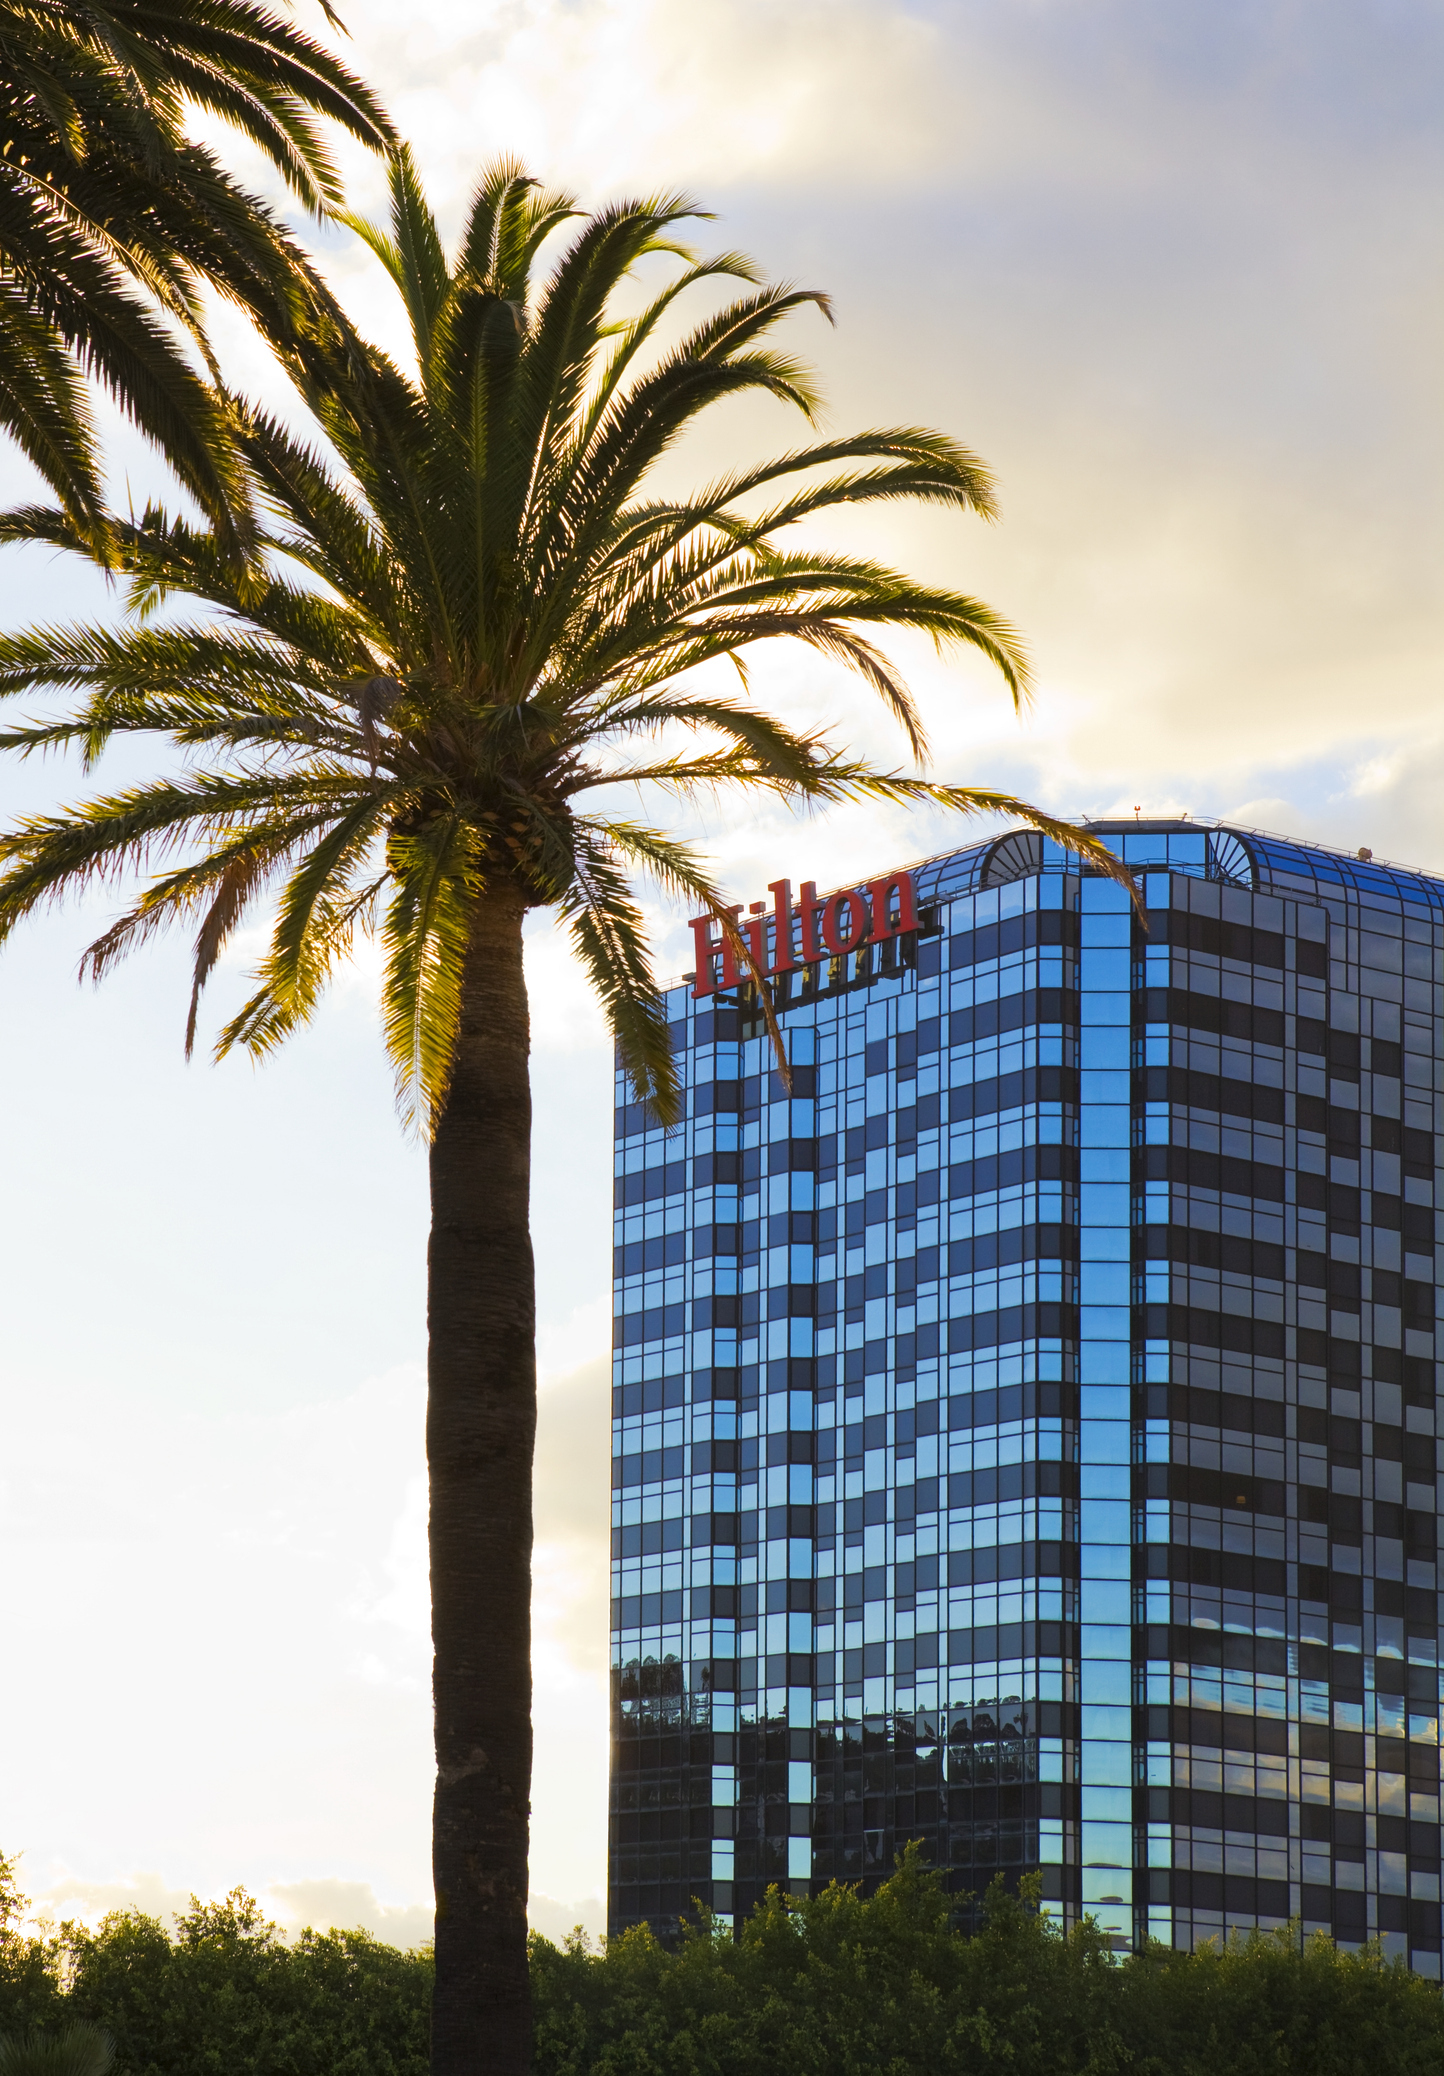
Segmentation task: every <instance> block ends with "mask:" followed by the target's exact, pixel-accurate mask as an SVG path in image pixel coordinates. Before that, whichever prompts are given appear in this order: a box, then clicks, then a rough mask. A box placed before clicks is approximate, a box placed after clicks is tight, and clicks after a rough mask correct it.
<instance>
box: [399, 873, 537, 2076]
mask: <svg viewBox="0 0 1444 2076" xmlns="http://www.w3.org/2000/svg"><path fill="white" fill-rule="evenodd" d="M523 913H524V904H523V900H522V896H521V893H520V891H519V890H518V889H517V888H515V887H514V886H511V885H509V884H506V883H502V884H497V883H496V882H493V883H492V885H491V886H490V887H489V888H488V890H487V893H486V895H485V897H484V899H483V901H482V903H481V906H480V908H479V910H478V913H477V917H476V923H475V927H474V930H473V933H472V939H471V946H470V950H469V952H468V955H467V961H466V970H465V979H464V986H463V999H462V1008H461V1028H460V1032H459V1034H458V1039H457V1048H456V1061H455V1068H454V1071H453V1074H452V1078H451V1084H450V1088H449V1091H448V1094H447V1097H446V1104H445V1108H444V1110H443V1111H442V1114H441V1118H440V1121H439V1124H438V1127H437V1131H436V1136H435V1139H434V1141H433V1143H432V1149H431V1248H430V1255H429V1263H428V1327H429V1337H430V1353H429V1365H428V1386H429V1396H428V1404H427V1418H426V1453H427V1462H428V1466H429V1470H430V1479H431V1520H430V1540H431V1609H432V1614H431V1633H432V1643H433V1649H434V1661H433V1675H432V1677H433V1694H434V1700H435V1710H436V1800H435V1808H434V1816H433V1829H432V1870H433V1873H434V1876H435V1881H436V1991H435V1997H434V2001H433V2004H432V2044H431V2067H432V2070H433V2072H434V2076H482V2072H484V2076H525V2072H526V2071H527V2070H529V2068H530V2066H531V1999H530V1993H529V1989H528V1984H527V1966H526V1902H527V1847H528V1833H529V1818H530V1800H531V1761H532V1732H531V1555H532V1454H533V1448H534V1443H535V1437H536V1352H535V1329H536V1299H535V1289H534V1279H533V1267H532V1248H531V1230H530V1222H529V1200H530V1166H531V1095H530V1086H529V1071H528V1052H529V1032H528V1018H527V1000H526V986H525V982H524V979H523V975H522V953H521V925H522V916H523Z"/></svg>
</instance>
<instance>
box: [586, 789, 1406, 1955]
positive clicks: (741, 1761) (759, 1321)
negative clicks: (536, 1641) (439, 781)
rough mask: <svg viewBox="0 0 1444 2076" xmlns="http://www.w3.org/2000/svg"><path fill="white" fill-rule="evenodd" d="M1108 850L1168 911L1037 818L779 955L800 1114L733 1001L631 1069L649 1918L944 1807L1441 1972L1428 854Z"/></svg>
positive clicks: (711, 1003) (1092, 1890) (626, 1762)
mask: <svg viewBox="0 0 1444 2076" xmlns="http://www.w3.org/2000/svg"><path fill="white" fill-rule="evenodd" d="M1098 833H1100V834H1102V835H1104V836H1105V838H1106V840H1107V841H1109V842H1110V843H1111V844H1113V845H1114V847H1115V848H1116V849H1117V850H1118V851H1119V852H1120V853H1121V854H1122V855H1123V856H1124V858H1125V859H1126V860H1127V862H1128V863H1129V865H1130V866H1131V867H1133V869H1134V871H1135V875H1136V878H1137V882H1138V886H1139V890H1140V895H1141V898H1142V902H1143V905H1144V916H1145V917H1146V927H1145V925H1144V919H1143V918H1140V917H1139V916H1138V915H1137V914H1136V913H1135V912H1134V911H1133V908H1132V906H1131V904H1130V903H1129V901H1128V898H1127V895H1126V893H1125V892H1124V891H1123V890H1121V889H1120V888H1119V887H1118V886H1117V885H1116V884H1115V883H1113V882H1111V881H1109V880H1106V879H1103V878H1099V877H1096V876H1092V875H1088V874H1081V875H1080V873H1079V872H1078V870H1077V864H1076V861H1075V860H1073V859H1071V858H1070V857H1069V856H1068V855H1066V854H1064V853H1062V852H1060V851H1058V850H1056V849H1055V848H1054V847H1053V846H1051V845H1050V844H1048V843H1046V842H1045V841H1043V840H1042V839H1040V838H1038V837H1036V836H1034V835H1032V834H1031V833H1022V834H1016V835H1014V836H1010V837H1007V838H1004V839H1002V840H1001V841H1000V842H996V843H993V844H989V845H983V846H979V847H976V848H973V849H970V850H966V851H962V852H959V853H956V854H954V855H951V856H949V857H946V858H943V859H940V860H933V861H931V862H929V863H928V864H927V865H925V866H922V867H919V868H917V870H916V872H915V875H914V884H915V890H916V898H917V905H918V907H917V922H918V924H919V927H918V929H917V930H916V931H915V932H909V933H908V934H906V935H899V936H892V937H889V938H887V939H886V940H885V941H883V942H881V943H878V944H873V945H869V946H864V947H863V948H861V949H857V950H852V951H844V952H843V953H841V954H840V955H835V956H832V957H830V958H828V959H827V960H825V961H824V962H823V963H820V964H816V963H815V964H813V965H811V966H809V967H803V966H801V965H798V966H797V967H796V968H795V969H794V970H793V971H791V972H789V973H785V974H784V975H782V976H780V977H779V978H778V979H777V980H776V981H775V982H774V983H773V987H774V996H775V1000H776V1006H777V1009H778V1012H779V1016H780V1019H781V1022H782V1025H783V1029H784V1031H785V1034H786V1039H787V1044H788V1048H789V1052H790V1056H791V1059H792V1062H793V1087H792V1091H791V1094H790V1095H789V1094H788V1093H787V1091H786V1090H785V1089H784V1088H783V1087H782V1084H781V1082H780V1080H779V1078H778V1077H777V1075H776V1073H775V1072H774V1070H773V1064H772V1059H771V1055H770V1049H769V1045H768V1041H767V1038H766V1034H765V1032H764V1030H763V1028H762V1024H761V1020H760V1017H759V1016H758V1014H757V1005H756V1002H755V999H753V998H752V997H751V995H750V991H749V990H748V989H746V988H738V987H735V986H734V987H732V988H730V989H724V990H722V991H720V992H717V993H714V994H712V995H709V996H704V997H702V998H700V999H699V998H698V997H696V996H695V995H694V993H693V990H692V988H691V986H690V985H687V984H684V985H682V986H679V987H678V988H676V989H674V990H672V991H671V992H670V994H669V996H668V1007H669V1015H670V1017H671V1019H672V1030H673V1041H674V1046H675V1049H676V1052H677V1056H678V1060H679V1063H680V1064H681V1066H682V1067H683V1070H684V1079H685V1082H686V1087H687V1114H686V1118H685V1121H684V1123H683V1124H682V1125H680V1126H679V1127H677V1128H676V1129H675V1130H674V1131H673V1132H671V1133H664V1132H661V1131H658V1130H656V1129H655V1128H653V1127H652V1126H651V1125H650V1123H649V1121H648V1119H647V1117H646V1115H645V1114H644V1113H643V1112H642V1111H640V1110H639V1109H638V1108H636V1107H635V1106H633V1105H631V1104H630V1103H629V1102H628V1100H627V1091H626V1089H625V1086H624V1085H623V1084H622V1083H621V1082H620V1081H619V1084H618V1098H617V1101H618V1112H617V1159H616V1234H615V1239H616V1303H615V1314H616V1319H615V1344H616V1345H615V1381H614V1408H613V1410H614V1416H615V1417H614V1426H613V1436H614V1441H613V1529H612V1559H613V1564H612V1593H613V1603H612V1605H613V1636H612V1659H613V1675H612V1678H613V1695H612V1736H613V1750H612V1813H611V1849H610V1851H611V1859H610V1919H611V1923H612V1927H613V1929H614V1930H618V1929H621V1928H623V1927H625V1926H626V1925H628V1924H632V1923H635V1922H638V1921H639V1920H641V1919H649V1920H650V1921H651V1922H652V1923H653V1924H654V1925H655V1926H657V1927H658V1928H659V1929H661V1928H665V1927H666V1926H667V1925H668V1924H669V1923H671V1924H675V1921H676V1919H677V1918H678V1917H679V1916H680V1915H682V1914H684V1913H686V1912H687V1911H688V1910H689V1909H690V1908H691V1907H692V1904H693V1902H694V1900H695V1901H697V1902H700V1903H702V1904H704V1905H708V1906H710V1907H711V1908H712V1909H713V1910H715V1911H716V1912H717V1914H718V1915H719V1916H722V1917H724V1918H725V1917H729V1916H733V1915H736V1914H741V1913H744V1912H746V1911H747V1910H748V1909H749V1908H750V1907H751V1905H752V1904H753V1902H755V1901H756V1900H757V1898H758V1897H760V1896H761V1894H762V1893H763V1892H764V1891H765V1889H766V1887H767V1886H768V1884H770V1883H773V1882H777V1883H780V1884H782V1885H783V1886H784V1887H787V1888H790V1889H792V1890H794V1891H797V1890H802V1889H805V1888H809V1887H812V1888H815V1887H817V1886H819V1885H824V1884H826V1883H827V1882H828V1881H830V1880H832V1879H839V1880H848V1881H861V1882H863V1884H864V1886H865V1887H868V1888H870V1887H872V1886H875V1885H876V1884H877V1882H879V1881H880V1880H881V1879H883V1878H885V1877H886V1875H887V1874H888V1873H889V1872H890V1871H891V1868H892V1864H893V1858H894V1855H895V1853H896V1852H897V1851H899V1850H900V1849H901V1847H902V1846H903V1845H904V1844H905V1843H906V1842H907V1841H908V1840H909V1839H911V1838H918V1839H920V1840H921V1841H922V1842H923V1845H924V1847H925V1849H926V1851H927V1854H928V1857H929V1858H930V1859H931V1860H932V1861H933V1862H934V1863H935V1864H937V1865H939V1866H940V1867H942V1868H943V1869H945V1870H946V1878H947V1881H948V1884H949V1887H950V1888H951V1889H952V1890H954V1891H955V1892H957V1893H959V1894H960V1895H961V1894H963V1893H964V1892H972V1893H974V1894H976V1893H978V1892H980V1891H981V1890H983V1889H984V1888H985V1887H986V1886H987V1883H988V1882H989V1880H990V1879H991V1878H992V1876H993V1875H994V1874H996V1873H1001V1874H1002V1875H1003V1876H1004V1877H1005V1878H1006V1879H1007V1880H1008V1881H1009V1882H1010V1883H1011V1882H1013V1881H1015V1880H1016V1878H1017V1877H1018V1875H1019V1874H1021V1873H1022V1872H1024V1871H1025V1870H1027V1869H1030V1868H1034V1867H1037V1868H1040V1869H1041V1870H1042V1875H1043V1888H1044V1895H1045V1897H1046V1898H1047V1899H1048V1901H1049V1903H1050V1906H1051V1907H1052V1908H1053V1909H1055V1910H1056V1911H1057V1912H1058V1913H1059V1914H1060V1915H1061V1916H1063V1917H1064V1918H1065V1919H1067V1920H1069V1921H1072V1920H1075V1919H1076V1918H1077V1917H1078V1915H1079V1914H1080V1913H1082V1912H1085V1911H1086V1912H1089V1913H1091V1914H1093V1915H1094V1916H1095V1917H1096V1918H1097V1919H1098V1920H1099V1921H1100V1923H1102V1924H1103V1925H1104V1926H1105V1927H1106V1928H1107V1929H1108V1930H1109V1931H1110V1932H1111V1934H1112V1935H1113V1936H1114V1938H1115V1940H1116V1941H1117V1942H1118V1943H1120V1944H1127V1943H1131V1942H1135V1941H1137V1940H1138V1939H1139V1938H1141V1937H1142V1936H1143V1935H1144V1934H1152V1935H1153V1936H1155V1937H1159V1938H1162V1939H1164V1940H1167V1941H1170V1942H1173V1943H1175V1944H1178V1945H1188V1944H1191V1943H1193V1942H1195V1941H1196V1940H1198V1939H1200V1938H1205V1937H1209V1936H1212V1935H1215V1934H1217V1933H1219V1932H1220V1931H1222V1930H1223V1929H1225V1928H1226V1927H1228V1926H1233V1925H1240V1926H1249V1925H1254V1924H1258V1925H1265V1926H1267V1925H1275V1924H1280V1923H1282V1922H1284V1921H1285V1920H1286V1919H1288V1918H1289V1917H1290V1916H1291V1915H1294V1916H1299V1917H1300V1918H1301V1919H1302V1920H1303V1923H1304V1925H1305V1928H1306V1929H1309V1928H1312V1927H1313V1926H1316V1925H1319V1926H1323V1927H1325V1928H1327V1929H1329V1930H1330V1931H1332V1932H1333V1934H1334V1935H1335V1936H1336V1937H1337V1938H1338V1939H1339V1940H1340V1941H1341V1942H1344V1943H1354V1942H1357V1941H1360V1940H1362V1939H1364V1938H1366V1937H1368V1936H1371V1935H1374V1934H1377V1935H1379V1936H1380V1937H1381V1938H1382V1939H1383V1941H1384V1943H1385V1945H1386V1947H1387V1948H1388V1949H1389V1950H1390V1951H1395V1952H1400V1953H1406V1954H1408V1956H1409V1957H1410V1960H1411V1964H1412V1965H1413V1966H1414V1967H1416V1968H1417V1969H1420V1970H1422V1971H1424V1972H1427V1973H1430V1974H1435V1975H1437V1974H1438V1972H1439V1965H1440V1962H1439V1954H1440V1906H1439V1880H1440V1839H1441V1831H1440V1815H1439V1781H1440V1766H1439V1702H1440V1694H1439V1672H1438V1643H1439V1629H1438V1621H1439V1614H1440V1607H1439V1602H1438V1598H1437V1590H1438V1578H1437V1572H1436V1546H1437V1541H1438V1537H1439V1532H1440V1508H1439V1503H1438V1497H1437V1480H1436V1445H1435V1430H1436V1401H1435V1366H1434V1355H1435V1347H1434V1314H1435V1291H1436V1269H1435V1251H1434V1248H1435V1212H1434V1191H1435V1185H1436V1165H1435V1164H1436V1149H1437V1137H1436V1134H1437V1129H1438V1125H1437V1120H1436V1107H1437V1102H1438V1098H1437V1095H1436V1084H1437V1082H1438V1078H1439V1061H1440V1041H1441V1006H1444V995H1441V990H1440V979H1441V958H1444V883H1441V882H1439V881H1435V880H1431V879H1429V878H1426V877H1424V876H1422V875H1415V874H1410V873H1405V872H1398V871H1392V870H1389V869H1386V868H1384V867H1382V866H1376V865H1374V864H1373V863H1372V862H1371V861H1369V860H1365V859H1362V858H1360V859H1352V858H1344V857H1340V856H1337V855H1336V854H1333V853H1330V852H1327V851H1323V850H1320V849H1315V848H1312V847H1309V846H1303V845H1295V844H1288V843H1283V842H1280V841H1277V840H1274V839H1271V838H1265V837H1261V836H1258V835H1256V834H1254V833H1251V832H1248V831H1244V830H1231V829H1225V828H1217V829H1205V828H1201V827H1199V826H1197V825H1194V824H1176V825H1174V824H1148V823H1141V824H1132V823H1131V824H1128V825H1127V826H1126V827H1124V826H1122V825H1118V826H1116V827H1115V826H1112V825H1105V826H1103V827H1102V828H1100V830H1099V832H1098ZM783 898H784V897H783V896H779V897H778V901H779V905H780V903H781V901H782V899H783ZM795 920H796V919H794V921H795ZM901 920H903V918H902V917H901V916H900V917H899V921H901ZM769 929H770V933H771V934H769V935H767V936H766V939H765V946H764V949H765V952H766V956H767V958H768V959H769V960H770V961H772V962H775V963H782V960H781V958H780V954H779V948H778V940H777V935H776V926H775V925H770V926H769Z"/></svg>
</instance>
